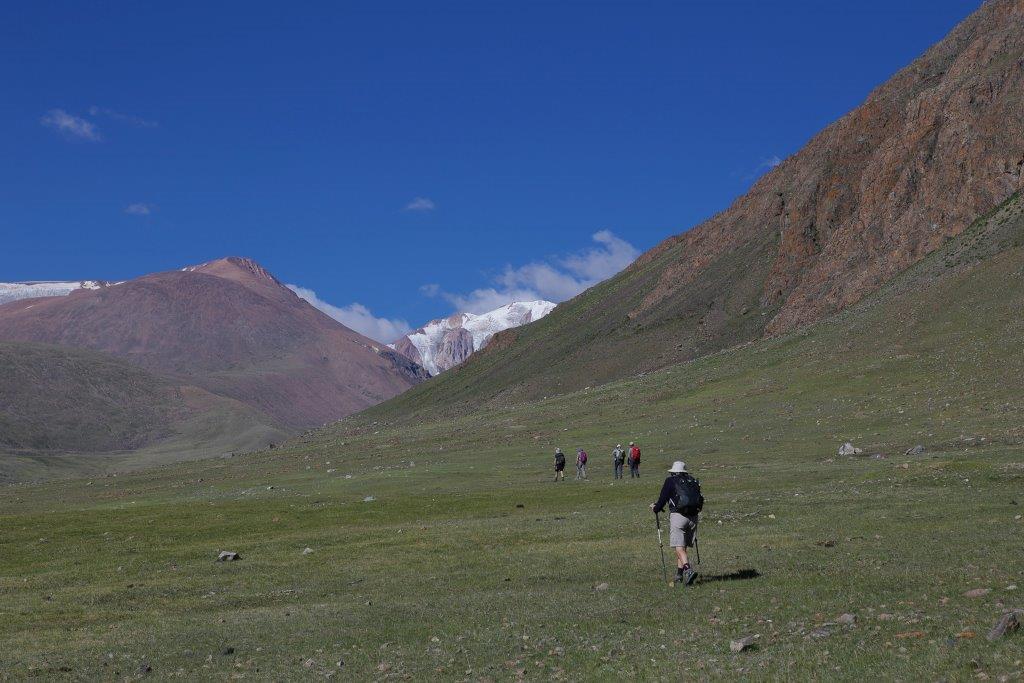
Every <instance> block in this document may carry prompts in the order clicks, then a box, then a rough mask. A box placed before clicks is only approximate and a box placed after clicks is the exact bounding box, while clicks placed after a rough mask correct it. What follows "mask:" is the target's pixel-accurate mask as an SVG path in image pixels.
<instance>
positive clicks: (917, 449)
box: [903, 444, 924, 455]
mask: <svg viewBox="0 0 1024 683" xmlns="http://www.w3.org/2000/svg"><path fill="white" fill-rule="evenodd" d="M922 453H924V446H922V445H921V444H917V445H916V446H914V447H913V448H908V449H907V450H906V451H904V452H903V455H921V454H922Z"/></svg>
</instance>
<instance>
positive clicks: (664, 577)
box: [654, 512, 672, 586]
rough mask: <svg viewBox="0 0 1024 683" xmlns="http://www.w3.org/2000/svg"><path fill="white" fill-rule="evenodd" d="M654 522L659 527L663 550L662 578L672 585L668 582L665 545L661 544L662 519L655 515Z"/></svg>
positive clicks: (661, 548)
mask: <svg viewBox="0 0 1024 683" xmlns="http://www.w3.org/2000/svg"><path fill="white" fill-rule="evenodd" d="M654 521H655V523H656V524H657V525H658V548H659V549H660V550H661V576H662V578H663V579H665V583H667V584H668V585H670V586H671V585H672V584H671V583H670V582H669V580H668V565H666V564H665V545H664V544H663V543H662V542H661V517H660V516H658V513H657V512H655V513H654Z"/></svg>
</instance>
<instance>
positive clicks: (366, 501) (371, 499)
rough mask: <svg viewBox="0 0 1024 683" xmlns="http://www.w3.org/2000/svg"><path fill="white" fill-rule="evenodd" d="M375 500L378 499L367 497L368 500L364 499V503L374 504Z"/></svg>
mask: <svg viewBox="0 0 1024 683" xmlns="http://www.w3.org/2000/svg"><path fill="white" fill-rule="evenodd" d="M375 500H377V499H376V498H374V497H373V496H367V497H366V498H363V502H364V503H372V502H373V501H375Z"/></svg>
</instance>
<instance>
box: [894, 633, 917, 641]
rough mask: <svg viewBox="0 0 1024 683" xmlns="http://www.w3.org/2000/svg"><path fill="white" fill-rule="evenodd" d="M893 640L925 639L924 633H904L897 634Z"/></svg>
mask: <svg viewBox="0 0 1024 683" xmlns="http://www.w3.org/2000/svg"><path fill="white" fill-rule="evenodd" d="M893 638H899V639H900V640H905V639H907V638H924V631H904V632H903V633H897V634H896V635H895V636H893Z"/></svg>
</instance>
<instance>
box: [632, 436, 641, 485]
mask: <svg viewBox="0 0 1024 683" xmlns="http://www.w3.org/2000/svg"><path fill="white" fill-rule="evenodd" d="M633 477H636V478H637V479H639V478H640V447H639V446H637V445H636V444H635V443H633V442H632V441H630V442H629V478H630V479H632V478H633Z"/></svg>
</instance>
